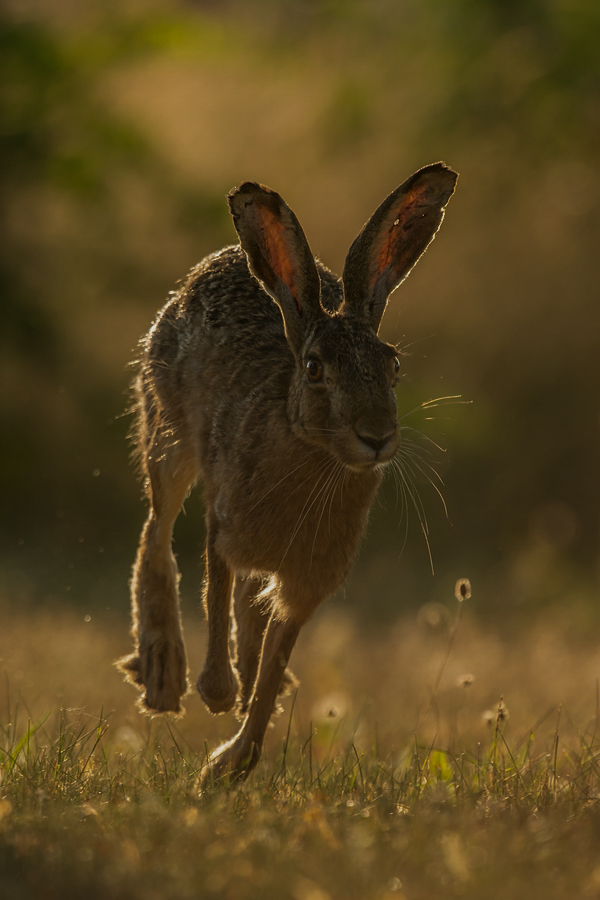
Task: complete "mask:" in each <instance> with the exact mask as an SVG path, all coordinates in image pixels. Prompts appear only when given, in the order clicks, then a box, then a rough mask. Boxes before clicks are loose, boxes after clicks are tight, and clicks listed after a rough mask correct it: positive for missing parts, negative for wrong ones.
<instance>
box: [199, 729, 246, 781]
mask: <svg viewBox="0 0 600 900" xmlns="http://www.w3.org/2000/svg"><path fill="white" fill-rule="evenodd" d="M259 759H260V747H259V746H258V745H257V744H255V743H253V742H252V741H250V740H248V738H247V737H245V736H244V735H243V733H242V732H240V733H239V734H237V735H236V736H235V737H234V738H233V739H232V740H230V741H228V742H227V743H226V744H223V745H222V746H221V747H219V749H218V750H217V751H216V753H215V754H214V755H212V756H211V757H210V761H209V763H208V765H207V767H206V769H205V770H204V772H203V774H202V785H203V786H204V787H207V786H208V785H211V784H216V783H217V782H224V783H226V782H229V783H233V782H235V781H240V780H245V779H246V778H247V777H248V775H249V774H250V772H251V771H252V770H253V769H254V767H255V766H256V764H257V762H258V760H259Z"/></svg>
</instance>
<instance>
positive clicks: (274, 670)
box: [204, 613, 302, 781]
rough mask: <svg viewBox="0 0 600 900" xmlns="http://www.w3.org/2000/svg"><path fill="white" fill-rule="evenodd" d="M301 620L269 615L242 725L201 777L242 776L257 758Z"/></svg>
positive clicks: (246, 773) (252, 766) (253, 764)
mask: <svg viewBox="0 0 600 900" xmlns="http://www.w3.org/2000/svg"><path fill="white" fill-rule="evenodd" d="M301 627H302V622H299V621H294V620H293V619H287V620H285V621H281V619H278V618H277V617H276V614H275V613H272V614H271V617H270V618H269V623H268V625H267V628H266V631H265V637H264V641H263V646H262V653H261V657H260V667H259V673H258V678H257V680H256V684H255V686H254V691H253V693H252V697H251V699H250V703H249V706H248V714H247V715H246V718H245V719H244V722H243V724H242V727H241V728H240V730H239V731H238V733H237V734H236V735H235V737H234V738H232V740H230V741H228V742H227V743H226V744H223V745H222V746H221V747H220V748H219V749H218V750H217V752H216V754H215V756H214V757H213V759H212V760H211V765H210V768H209V769H207V771H206V773H205V775H204V779H205V781H209V780H210V779H218V778H220V777H222V776H224V775H229V776H230V777H231V778H233V779H235V778H245V777H246V776H247V775H248V774H249V773H250V772H251V771H252V769H253V768H254V767H255V765H256V763H257V762H258V760H259V758H260V753H261V749H262V744H263V740H264V736H265V731H266V730H267V726H268V724H269V719H270V718H271V715H272V713H273V708H274V706H275V703H276V700H277V694H278V693H279V691H280V688H281V682H282V679H283V674H284V672H285V669H286V666H287V663H288V660H289V658H290V654H291V652H292V650H293V648H294V644H295V643H296V639H297V637H298V634H299V633H300V629H301Z"/></svg>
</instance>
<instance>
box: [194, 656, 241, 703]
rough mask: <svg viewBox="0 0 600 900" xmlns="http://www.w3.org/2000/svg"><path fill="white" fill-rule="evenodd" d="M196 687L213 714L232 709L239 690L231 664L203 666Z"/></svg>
mask: <svg viewBox="0 0 600 900" xmlns="http://www.w3.org/2000/svg"><path fill="white" fill-rule="evenodd" d="M196 687H197V688H198V693H199V694H200V696H201V697H202V699H203V700H204V702H205V703H206V705H207V706H208V708H209V710H210V711H211V713H213V714H214V715H218V714H219V713H225V712H229V710H230V709H233V707H234V706H235V703H236V700H237V696H238V693H239V691H240V684H239V681H238V679H237V677H236V674H235V672H234V670H233V668H232V667H231V665H229V666H224V667H220V668H216V667H214V666H211V667H209V666H205V668H204V670H203V671H202V672H201V674H200V675H199V677H198V681H197V682H196Z"/></svg>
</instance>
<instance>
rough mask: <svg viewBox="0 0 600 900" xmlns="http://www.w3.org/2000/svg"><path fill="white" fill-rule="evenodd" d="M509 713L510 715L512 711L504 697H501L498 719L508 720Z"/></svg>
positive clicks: (501, 720)
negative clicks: (509, 709)
mask: <svg viewBox="0 0 600 900" xmlns="http://www.w3.org/2000/svg"><path fill="white" fill-rule="evenodd" d="M509 715H510V713H509V711H508V708H507V706H506V704H505V703H504V697H500V703H499V704H498V711H497V719H498V721H499V722H506V720H507V719H508V717H509Z"/></svg>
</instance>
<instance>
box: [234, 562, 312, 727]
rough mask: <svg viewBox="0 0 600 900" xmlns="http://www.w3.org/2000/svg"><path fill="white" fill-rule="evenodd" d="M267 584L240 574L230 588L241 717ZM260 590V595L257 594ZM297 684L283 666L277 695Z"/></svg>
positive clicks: (252, 678) (266, 612) (265, 614)
mask: <svg viewBox="0 0 600 900" xmlns="http://www.w3.org/2000/svg"><path fill="white" fill-rule="evenodd" d="M268 592H269V586H268V585H267V586H266V587H265V583H264V580H263V579H262V578H252V577H249V578H242V577H240V576H238V578H236V582H235V589H234V595H233V598H234V611H235V644H236V660H235V667H236V669H237V671H238V673H239V676H240V681H241V691H240V699H239V706H238V709H237V713H238V714H239V716H240V718H243V717H244V716H245V715H246V713H247V712H248V704H249V702H250V698H251V696H252V691H253V690H254V684H255V682H256V674H257V672H258V663H259V661H260V651H261V648H262V643H263V638H264V634H265V629H266V627H267V625H268V622H269V617H270V615H271V611H272V610H271V602H270V600H269V596H268ZM261 594H262V596H261ZM297 686H298V679H297V678H296V676H295V675H294V673H293V672H292V671H291V670H290V669H286V670H285V672H284V675H283V679H282V681H281V685H280V688H279V694H280V696H284V695H285V694H287V693H289V692H290V691H291V690H293V688H295V687H297Z"/></svg>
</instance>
